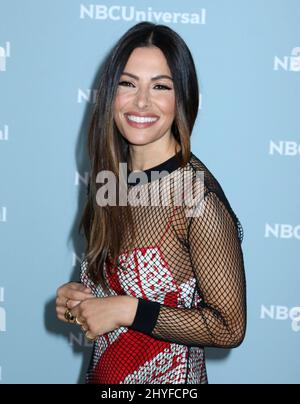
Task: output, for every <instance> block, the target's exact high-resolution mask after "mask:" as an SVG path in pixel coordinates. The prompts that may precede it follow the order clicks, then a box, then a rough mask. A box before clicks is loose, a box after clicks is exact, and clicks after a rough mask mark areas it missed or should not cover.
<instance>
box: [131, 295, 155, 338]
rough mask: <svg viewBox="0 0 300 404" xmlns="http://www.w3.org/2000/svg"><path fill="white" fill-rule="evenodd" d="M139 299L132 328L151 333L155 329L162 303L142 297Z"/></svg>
mask: <svg viewBox="0 0 300 404" xmlns="http://www.w3.org/2000/svg"><path fill="white" fill-rule="evenodd" d="M138 299H139V302H138V306H137V310H136V314H135V317H134V320H133V323H132V325H131V326H130V328H132V329H134V330H136V331H140V332H143V333H145V334H148V335H149V334H151V332H152V331H153V329H154V327H155V324H156V321H157V319H158V315H159V310H160V303H158V302H152V301H150V300H145V299H142V298H140V297H139V298H138Z"/></svg>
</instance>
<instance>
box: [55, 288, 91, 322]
mask: <svg viewBox="0 0 300 404" xmlns="http://www.w3.org/2000/svg"><path fill="white" fill-rule="evenodd" d="M93 297H94V296H93V295H92V291H91V289H89V288H86V287H85V286H84V285H82V284H81V283H77V282H69V283H66V284H64V285H62V286H61V287H59V288H58V289H57V292H56V314H57V317H58V319H59V320H61V321H64V322H68V321H67V320H66V319H65V311H66V309H67V308H68V309H72V308H74V307H76V306H77V305H78V304H80V303H81V302H82V301H84V300H86V299H91V298H93Z"/></svg>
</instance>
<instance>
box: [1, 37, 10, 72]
mask: <svg viewBox="0 0 300 404" xmlns="http://www.w3.org/2000/svg"><path fill="white" fill-rule="evenodd" d="M9 57H10V42H6V44H5V47H3V46H0V72H5V71H6V59H7V58H9Z"/></svg>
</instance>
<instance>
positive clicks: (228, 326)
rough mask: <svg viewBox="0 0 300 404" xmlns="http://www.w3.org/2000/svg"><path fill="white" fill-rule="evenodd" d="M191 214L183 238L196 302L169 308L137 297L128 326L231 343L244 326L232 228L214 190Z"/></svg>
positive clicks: (238, 253)
mask: <svg viewBox="0 0 300 404" xmlns="http://www.w3.org/2000/svg"><path fill="white" fill-rule="evenodd" d="M199 208H200V211H201V213H200V215H199V216H194V217H191V219H190V223H189V229H188V236H187V242H188V245H189V252H190V258H191V263H192V266H193V269H194V275H195V278H196V280H197V285H198V291H199V293H200V295H201V297H202V301H201V303H200V304H199V307H196V308H192V309H188V308H173V307H169V306H166V305H163V304H160V303H158V302H152V301H148V300H144V299H141V298H140V299H139V302H138V306H137V309H136V313H135V317H134V321H133V323H132V324H131V325H130V327H131V328H133V329H135V330H138V331H141V332H144V333H146V334H148V335H151V336H153V337H155V338H159V339H163V340H166V341H170V342H175V343H180V344H186V345H192V346H211V347H222V348H234V347H237V346H239V345H240V344H241V343H242V341H243V339H244V336H245V332H246V281H245V273H244V261H243V253H242V249H241V243H240V240H239V238H238V234H237V228H236V226H235V223H234V221H233V219H232V216H231V215H230V214H229V212H228V210H227V209H226V207H225V205H224V204H223V203H222V202H221V200H220V199H219V197H218V196H217V195H216V194H215V193H214V192H209V193H208V194H207V195H206V196H205V198H204V199H203V200H202V201H201V202H200V203H199V205H198V206H197V209H199Z"/></svg>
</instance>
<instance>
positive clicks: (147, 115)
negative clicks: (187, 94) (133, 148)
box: [114, 47, 175, 145]
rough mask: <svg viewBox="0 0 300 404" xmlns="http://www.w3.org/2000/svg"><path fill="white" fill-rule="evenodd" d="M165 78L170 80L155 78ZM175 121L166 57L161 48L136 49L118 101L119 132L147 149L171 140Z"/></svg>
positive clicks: (115, 115)
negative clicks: (164, 138) (168, 139)
mask: <svg viewBox="0 0 300 404" xmlns="http://www.w3.org/2000/svg"><path fill="white" fill-rule="evenodd" d="M125 73H128V75H127V74H125ZM162 75H163V76H168V77H170V78H168V77H161V78H155V77H156V76H162ZM133 76H134V77H133ZM174 118H175V93H174V86H173V81H172V76H171V72H170V69H169V67H168V65H167V60H166V58H165V56H164V54H163V53H162V51H161V50H160V49H159V48H157V47H152V48H136V49H134V51H133V52H132V53H131V55H130V57H129V59H128V61H127V64H126V66H125V68H124V71H123V74H122V75H121V77H120V81H119V85H118V90H117V94H116V98H115V104H114V120H115V123H116V125H117V127H118V129H119V131H120V132H121V134H122V135H123V136H124V137H125V139H127V140H128V142H129V143H131V144H134V145H146V144H149V143H152V142H155V141H156V140H158V139H160V138H162V137H163V136H170V135H171V125H172V122H173V120H174ZM145 120H146V121H145ZM149 120H151V122H149Z"/></svg>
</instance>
